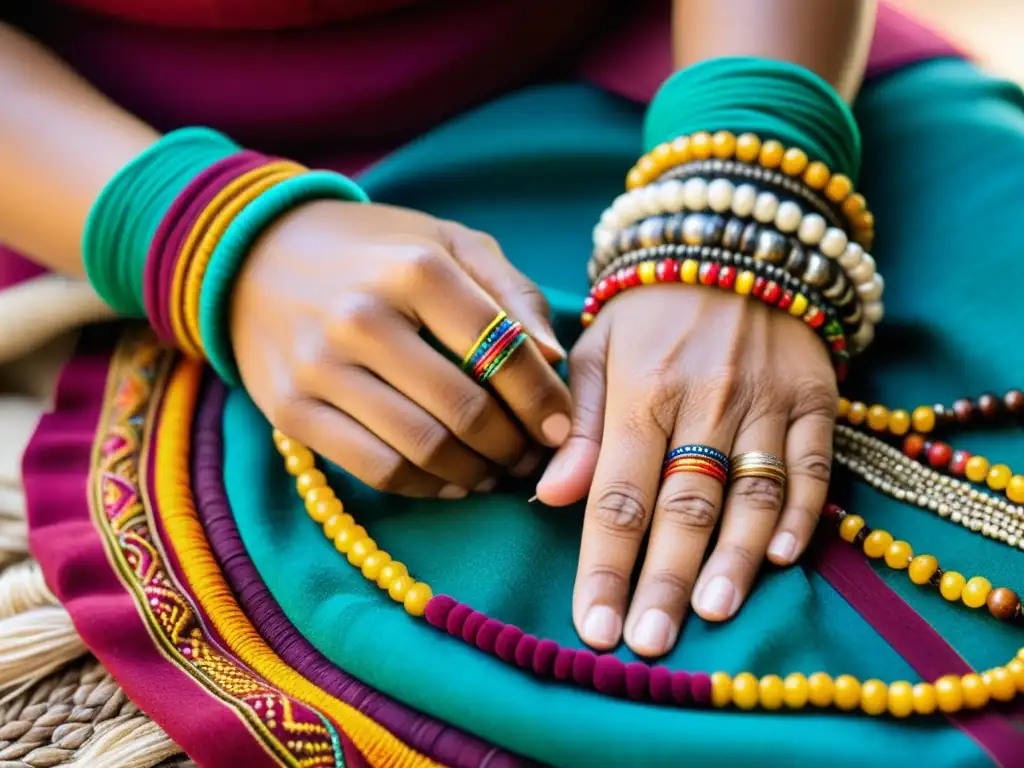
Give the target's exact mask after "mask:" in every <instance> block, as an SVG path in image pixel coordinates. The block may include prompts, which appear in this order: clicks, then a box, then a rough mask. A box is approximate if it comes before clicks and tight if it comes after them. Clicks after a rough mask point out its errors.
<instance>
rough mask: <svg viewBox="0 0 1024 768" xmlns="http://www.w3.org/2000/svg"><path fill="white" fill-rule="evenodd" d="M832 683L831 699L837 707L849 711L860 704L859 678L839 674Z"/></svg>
mask: <svg viewBox="0 0 1024 768" xmlns="http://www.w3.org/2000/svg"><path fill="white" fill-rule="evenodd" d="M834 685H835V693H834V695H833V699H832V701H833V703H834V704H835V705H836V706H837V707H838V708H839V709H842V710H845V711H847V712H849V711H850V710H851V709H856V708H857V707H858V706H860V680H858V679H857V678H856V677H854V676H853V675H840V676H839V677H837V678H836V679H835V683H834Z"/></svg>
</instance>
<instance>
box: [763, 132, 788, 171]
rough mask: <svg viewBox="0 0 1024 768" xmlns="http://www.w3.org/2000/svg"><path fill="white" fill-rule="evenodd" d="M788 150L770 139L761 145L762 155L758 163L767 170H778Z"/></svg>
mask: <svg viewBox="0 0 1024 768" xmlns="http://www.w3.org/2000/svg"><path fill="white" fill-rule="evenodd" d="M785 153H786V148H785V147H783V146H782V144H780V143H779V142H777V141H775V139H769V140H768V141H766V142H765V143H764V144H762V145H761V153H760V154H759V155H758V158H757V159H758V162H760V163H761V165H762V166H763V167H765V168H777V167H778V166H779V163H781V162H782V156H783V155H784V154H785Z"/></svg>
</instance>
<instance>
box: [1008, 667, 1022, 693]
mask: <svg viewBox="0 0 1024 768" xmlns="http://www.w3.org/2000/svg"><path fill="white" fill-rule="evenodd" d="M1006 671H1007V672H1009V673H1010V677H1011V678H1013V684H1014V685H1016V686H1017V692H1018V693H1024V661H1021V660H1020V659H1014V660H1013V661H1011V662H1010V663H1009V664H1007V665H1006Z"/></svg>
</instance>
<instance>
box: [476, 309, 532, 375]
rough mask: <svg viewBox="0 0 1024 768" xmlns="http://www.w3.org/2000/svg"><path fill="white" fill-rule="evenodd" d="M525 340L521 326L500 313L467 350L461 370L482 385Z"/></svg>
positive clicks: (525, 336)
mask: <svg viewBox="0 0 1024 768" xmlns="http://www.w3.org/2000/svg"><path fill="white" fill-rule="evenodd" d="M527 338H528V337H527V335H526V332H525V331H524V330H523V326H522V324H521V323H519V322H518V321H516V320H512V319H510V318H509V316H508V315H506V314H505V313H504V312H501V313H499V314H498V316H497V317H496V318H494V320H493V321H492V322H491V324H490V325H488V326H487V328H485V329H484V332H483V333H481V334H480V337H479V338H478V339H477V340H476V343H475V344H474V345H473V347H472V348H471V349H470V350H469V353H468V354H467V355H466V357H465V358H464V359H463V361H462V369H463V370H464V371H466V372H468V373H470V374H471V375H472V376H473V378H474V379H476V380H477V381H478V382H479V383H480V384H483V383H485V382H486V381H487V380H488V379H490V378H491V377H492V376H493V375H494V374H496V373H497V372H498V371H499V370H500V369H501V367H502V366H503V365H504V364H505V363H506V362H508V360H509V358H510V357H512V355H513V353H514V352H515V351H516V350H517V349H519V347H520V345H521V344H522V343H523V342H524V341H526V339H527Z"/></svg>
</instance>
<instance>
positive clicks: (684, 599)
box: [644, 570, 693, 603]
mask: <svg viewBox="0 0 1024 768" xmlns="http://www.w3.org/2000/svg"><path fill="white" fill-rule="evenodd" d="M644 588H645V589H651V591H657V592H667V593H668V594H669V595H670V596H671V597H670V599H671V600H673V601H674V600H676V599H678V600H679V602H680V603H688V602H689V601H690V596H691V595H692V594H693V578H692V577H688V576H684V575H683V574H681V573H677V572H675V571H669V570H665V571H658V572H657V573H652V574H651V576H650V579H649V581H647V583H646V584H645V585H644Z"/></svg>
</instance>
